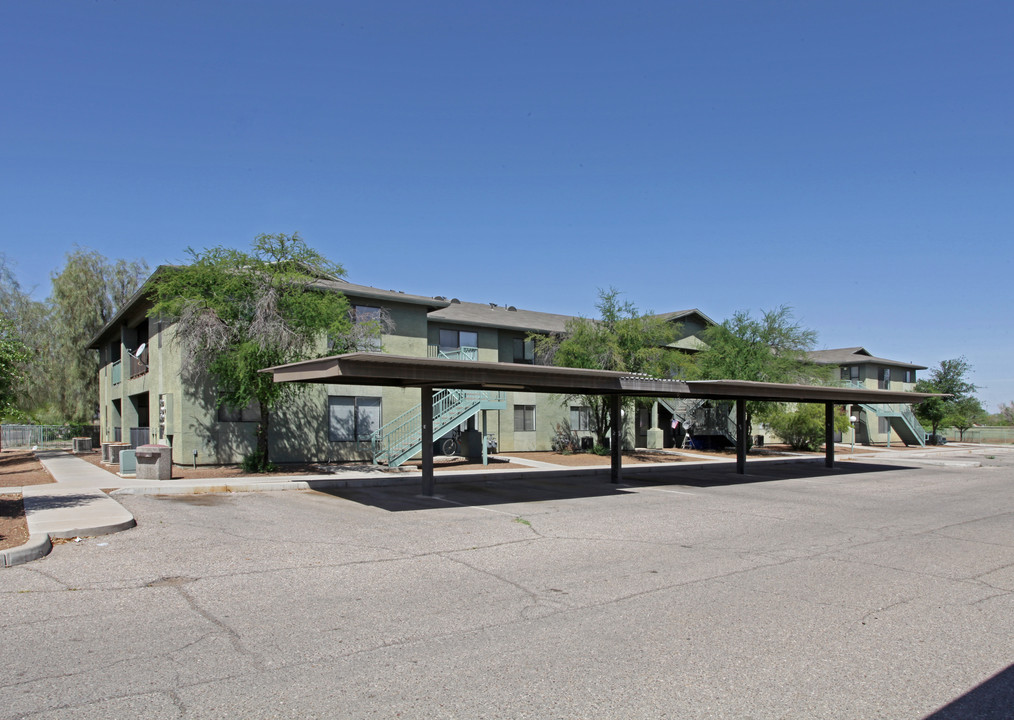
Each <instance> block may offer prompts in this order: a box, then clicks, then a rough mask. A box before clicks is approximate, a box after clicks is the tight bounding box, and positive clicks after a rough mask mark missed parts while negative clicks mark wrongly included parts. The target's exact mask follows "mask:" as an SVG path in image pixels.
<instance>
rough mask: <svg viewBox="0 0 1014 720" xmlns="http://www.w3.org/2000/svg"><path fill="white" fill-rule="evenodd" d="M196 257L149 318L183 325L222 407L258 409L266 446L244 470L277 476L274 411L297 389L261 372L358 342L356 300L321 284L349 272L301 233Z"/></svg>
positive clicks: (162, 282) (193, 357)
mask: <svg viewBox="0 0 1014 720" xmlns="http://www.w3.org/2000/svg"><path fill="white" fill-rule="evenodd" d="M188 253H189V255H190V260H191V262H190V263H189V264H187V265H185V266H181V267H177V268H172V269H170V270H167V271H166V272H165V273H164V274H163V275H162V276H161V277H160V278H159V279H158V280H157V282H155V283H154V291H153V297H152V300H153V306H152V308H151V310H150V312H149V315H150V316H151V317H162V318H163V319H168V320H170V321H172V322H174V323H175V325H174V330H175V332H174V334H173V337H174V342H175V343H177V344H178V346H179V347H180V348H181V350H182V353H181V354H182V357H183V368H184V372H185V373H186V375H187V377H188V379H189V380H190V381H194V382H199V381H200V380H201V379H203V378H208V377H210V378H211V379H212V380H213V381H214V383H215V385H216V387H217V389H218V390H219V392H220V393H221V394H220V396H219V401H218V402H219V403H220V405H225V406H227V407H230V408H234V409H239V408H245V407H248V406H250V405H256V406H257V407H259V409H260V419H259V421H258V424H257V446H256V450H255V452H254V454H253V455H252V456H250V457H248V458H247V459H246V462H245V464H246V465H247V466H248V467H250V468H251V469H257V470H266V469H269V468H270V467H271V462H270V457H269V450H268V431H269V428H270V422H271V413H272V410H273V409H275V408H276V407H278V405H279V403H280V402H282V401H283V399H284V398H285V397H286V396H287V395H288V394H289V393H291V392H294V391H295V390H296V386H295V385H294V384H291V383H275V382H274V380H273V378H272V376H271V375H270V374H268V373H262V372H260V370H261V369H263V368H266V367H271V366H274V365H280V364H283V363H288V362H294V361H297V360H303V359H308V358H310V357H316V355H317V354H318V352H317V351H318V350H319V349H320V348H321V346H322V342H323V340H324V339H325V338H328V337H330V338H335V339H337V338H348V337H350V336H352V333H351V332H350V331H351V329H352V320H351V318H350V312H349V303H348V301H347V300H346V299H345V297H344V296H343V295H341V294H340V293H337V292H334V291H332V290H325V289H322V288H321V287H320V285H319V283H318V281H319V280H321V279H335V278H340V277H343V276H344V275H345V270H344V269H343V268H342V267H341V265H338V264H337V263H334V262H331V261H330V260H327V259H326V258H325V257H324V256H322V255H321V254H320V253H318V252H317V251H316V250H314V249H312V248H310V247H309V246H307V245H306V243H305V242H304V241H303V240H302V238H300V237H299V235H298V234H293V235H285V234H276V235H259V236H257V238H256V239H255V240H254V243H253V248H252V251H251V252H249V253H246V252H241V251H238V250H232V249H228V248H224V247H213V248H210V249H207V250H204V251H202V252H195V251H194V250H188ZM376 332H377V333H379V328H376ZM343 344H344V345H347V343H343Z"/></svg>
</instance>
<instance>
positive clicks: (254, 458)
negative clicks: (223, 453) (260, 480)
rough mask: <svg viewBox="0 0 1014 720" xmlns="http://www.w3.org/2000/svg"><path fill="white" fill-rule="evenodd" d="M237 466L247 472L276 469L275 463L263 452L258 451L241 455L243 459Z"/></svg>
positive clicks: (264, 471)
mask: <svg viewBox="0 0 1014 720" xmlns="http://www.w3.org/2000/svg"><path fill="white" fill-rule="evenodd" d="M239 467H240V469H241V470H242V471H243V472H248V473H267V472H274V471H275V470H277V469H278V466H277V465H275V464H274V463H273V462H271V461H270V460H268V459H267V458H266V457H264V454H263V453H259V452H254V453H251V454H250V455H245V456H243V460H242V462H240V464H239Z"/></svg>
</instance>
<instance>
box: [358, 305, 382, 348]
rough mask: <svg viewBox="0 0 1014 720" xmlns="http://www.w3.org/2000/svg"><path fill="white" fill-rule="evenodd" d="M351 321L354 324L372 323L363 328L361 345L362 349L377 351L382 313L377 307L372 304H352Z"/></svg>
mask: <svg viewBox="0 0 1014 720" xmlns="http://www.w3.org/2000/svg"><path fill="white" fill-rule="evenodd" d="M352 322H353V323H355V324H356V325H366V324H368V323H372V324H373V325H375V327H376V329H374V328H373V327H370V328H363V329H362V330H363V332H362V335H363V337H362V340H361V343H360V344H361V346H362V349H363V350H367V351H371V350H372V351H374V352H377V351H379V350H380V332H381V331H382V330H383V327H384V325H383V314H382V313H381V310H380V308H379V307H375V306H373V305H353V306H352Z"/></svg>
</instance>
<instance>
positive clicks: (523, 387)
mask: <svg viewBox="0 0 1014 720" xmlns="http://www.w3.org/2000/svg"><path fill="white" fill-rule="evenodd" d="M261 372H266V373H271V374H272V375H273V377H274V380H275V382H309V383H325V384H335V385H381V386H385V387H418V388H421V389H422V391H423V398H422V408H423V443H422V447H423V450H422V452H423V492H424V493H426V494H432V493H433V452H432V450H433V442H432V441H433V438H432V418H430V419H429V421H427V415H429V414H430V413H427V412H426V411H427V409H430V410H432V402H431V401H428V398H432V393H433V389H434V388H461V389H468V390H512V391H525V392H541V393H558V394H568V395H569V394H574V395H605V396H610V397H611V398H612V403H611V410H612V413H613V422H612V428H613V437H612V440H611V447H612V451H613V452H612V481H613V482H619V480H620V472H621V467H620V437H619V425H620V423H619V422H616V419H617V418H618V417H619V414H620V398H622V397H624V396H633V397H691V398H702V399H708V400H731V401H735V402H736V427H737V448H736V459H737V463H736V465H737V472H739V473H744V472H745V464H746V415H745V410H744V404H743V401H745V400H773V401H778V402H802V403H823V404H824V405H825V408H826V411H825V436H826V442H825V446H826V465H827V467H833V466H834V442H833V420H834V406H835V405H851V404H875V405H879V404H890V403H918V402H921V401H922V400H925V399H926V398H929V397H935V395H934V394H932V393H915V392H897V391H890V390H861V389H857V388H843V387H822V386H814V385H792V384H785V383H765V382H751V381H747V380H692V381H682V380H661V379H658V378H652V377H648V376H645V375H631V374H629V373H624V372H615V371H611V370H586V369H582V368H563V367H555V366H547V365H522V364H515V363H500V362H496V363H492V362H476V361H468V360H443V359H436V358H419V357H407V356H402V355H388V354H385V353H351V354H348V355H334V356H331V357H325V358H319V359H317V360H305V361H303V362H296V363H290V364H288V365H278V366H276V367H270V368H265V369H264V370H262V371H261ZM427 439H428V442H427Z"/></svg>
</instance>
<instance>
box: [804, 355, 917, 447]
mask: <svg viewBox="0 0 1014 720" xmlns="http://www.w3.org/2000/svg"><path fill="white" fill-rule="evenodd" d="M809 356H810V359H811V360H813V361H814V362H816V363H819V364H821V365H834V366H837V367H838V368H840V378H841V382H842V384H843V385H846V386H850V387H856V388H866V389H869V390H901V391H903V392H912V391H914V390H915V382H916V372H917V371H919V370H925V369H926V367H925V366H923V365H914V364H912V363H907V362H901V361H899V360H887V359H885V358H879V357H876V356H874V355H873V354H872V353H871V352H870V351H869V350H867V349H866V348H864V347H850V348H835V349H831V350H815V351H813V352H810V353H809ZM850 413H851V415H852V416H853V417H855V418H856V423H855V433H856V437H855V440H856V442H857V443H862V444H870V443H887V444H889V443H891V442H896V441H901V442H904V443H906V444H918V445H923V444H925V432H924V431H923V429H922V426H921V425H920V424H919V421H918V420H916V418H915V415H914V414H913V413H912V410H911V407H910V406H908V405H855V406H853V407H852V408H851V409H850Z"/></svg>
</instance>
